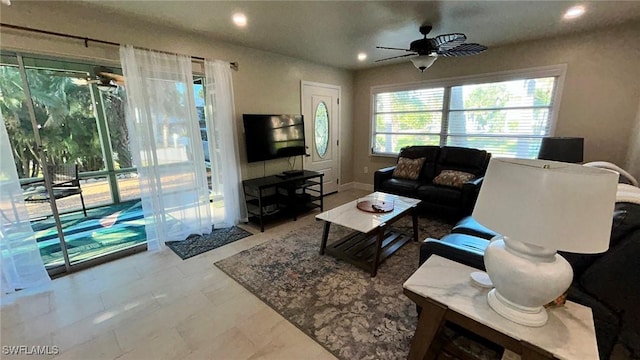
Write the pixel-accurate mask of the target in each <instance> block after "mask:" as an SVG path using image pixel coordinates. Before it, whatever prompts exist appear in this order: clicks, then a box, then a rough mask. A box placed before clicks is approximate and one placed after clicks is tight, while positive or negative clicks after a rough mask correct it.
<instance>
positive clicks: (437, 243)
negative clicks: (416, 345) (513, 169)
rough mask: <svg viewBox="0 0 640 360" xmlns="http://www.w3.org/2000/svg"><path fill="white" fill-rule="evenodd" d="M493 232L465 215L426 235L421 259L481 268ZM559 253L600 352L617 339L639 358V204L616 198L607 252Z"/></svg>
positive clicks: (603, 355)
mask: <svg viewBox="0 0 640 360" xmlns="http://www.w3.org/2000/svg"><path fill="white" fill-rule="evenodd" d="M495 235H497V234H496V233H495V232H493V231H491V230H490V229H487V228H486V227H484V226H482V225H481V224H479V223H478V222H476V221H475V220H474V219H473V218H472V217H470V216H469V217H466V218H464V219H462V220H461V221H460V222H458V223H457V224H456V225H455V226H454V228H453V229H452V232H451V233H450V234H448V235H446V236H444V237H443V238H442V239H440V240H435V239H427V240H425V242H424V243H423V244H422V245H421V248H420V264H422V263H423V262H425V261H426V260H427V259H428V258H429V256H431V255H432V254H436V255H439V256H442V257H445V258H448V259H451V260H454V261H456V262H459V263H463V264H466V265H468V266H472V267H475V268H477V269H481V270H485V268H484V260H483V254H484V249H485V248H486V247H487V245H488V244H489V239H491V238H492V237H493V236H495ZM560 254H561V255H562V256H564V257H565V258H566V259H567V261H568V262H569V263H570V264H571V267H572V268H573V272H574V279H573V283H572V284H571V287H570V288H569V291H568V295H567V298H568V299H569V300H571V301H574V302H576V303H579V304H582V305H585V306H588V307H590V308H591V310H592V312H593V318H594V323H595V327H596V337H597V340H598V351H599V353H600V358H601V359H608V358H609V357H610V355H611V352H612V350H613V347H614V345H616V343H620V344H622V345H623V346H625V347H626V349H625V350H626V351H627V352H629V353H630V357H631V358H634V359H636V358H640V204H633V203H617V204H616V211H615V213H614V217H613V227H612V231H611V240H610V244H609V250H608V251H606V252H605V253H602V254H592V255H585V254H572V253H563V252H560Z"/></svg>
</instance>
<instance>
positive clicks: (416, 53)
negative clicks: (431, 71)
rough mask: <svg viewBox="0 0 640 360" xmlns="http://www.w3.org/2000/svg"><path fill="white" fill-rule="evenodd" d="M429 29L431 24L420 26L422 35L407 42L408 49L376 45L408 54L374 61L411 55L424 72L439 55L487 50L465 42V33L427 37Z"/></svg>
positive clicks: (454, 54) (463, 54)
mask: <svg viewBox="0 0 640 360" xmlns="http://www.w3.org/2000/svg"><path fill="white" fill-rule="evenodd" d="M430 31H431V25H423V26H420V33H421V34H422V35H423V38H422V39H418V40H415V41H412V42H411V44H409V48H408V49H402V48H393V47H385V46H376V48H378V49H386V50H400V51H406V52H409V54H405V55H399V56H393V57H390V58H386V59H381V60H376V62H380V61H386V60H391V59H397V58H403V57H408V56H412V58H411V59H410V60H411V62H412V63H413V65H415V67H416V68H417V69H418V70H420V72H424V71H425V70H426V69H428V68H429V67H430V66H431V65H433V63H434V62H435V61H436V59H437V58H438V57H440V56H443V57H452V56H469V55H475V54H479V53H481V52H483V51H485V50H487V47H486V46H484V45H480V44H475V43H465V41H466V40H467V36H466V35H465V34H462V33H453V34H445V35H438V36H436V37H435V38H427V34H428V33H429V32H430Z"/></svg>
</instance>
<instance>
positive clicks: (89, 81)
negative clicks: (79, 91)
mask: <svg viewBox="0 0 640 360" xmlns="http://www.w3.org/2000/svg"><path fill="white" fill-rule="evenodd" d="M71 82H72V83H73V84H74V85H79V86H85V85H89V84H95V83H98V82H100V80H96V79H89V78H72V79H71Z"/></svg>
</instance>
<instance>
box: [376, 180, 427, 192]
mask: <svg viewBox="0 0 640 360" xmlns="http://www.w3.org/2000/svg"><path fill="white" fill-rule="evenodd" d="M418 186H420V183H419V182H417V181H415V180H407V179H394V178H391V179H389V180H386V181H383V182H382V187H381V188H380V190H382V191H384V192H389V193H392V194H407V195H409V194H411V193H413V192H415V191H416V189H417V188H418Z"/></svg>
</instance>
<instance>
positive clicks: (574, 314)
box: [403, 255, 598, 360]
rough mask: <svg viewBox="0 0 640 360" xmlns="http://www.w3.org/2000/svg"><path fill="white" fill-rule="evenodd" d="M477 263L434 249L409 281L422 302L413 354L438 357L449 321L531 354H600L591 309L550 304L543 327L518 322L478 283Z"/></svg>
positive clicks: (544, 356)
mask: <svg viewBox="0 0 640 360" xmlns="http://www.w3.org/2000/svg"><path fill="white" fill-rule="evenodd" d="M474 271H477V269H474V268H472V267H469V266H466V265H463V264H459V263H456V262H454V261H451V260H448V259H445V258H443V257H440V256H437V255H433V256H431V257H430V258H429V259H428V260H427V261H426V262H425V263H424V264H422V266H421V267H420V268H419V269H418V270H417V271H416V272H415V273H414V274H413V275H411V277H410V278H409V279H408V280H407V281H406V282H405V283H404V285H403V287H404V293H405V295H407V296H408V297H409V298H410V299H411V300H412V301H414V302H415V303H416V304H417V305H419V306H421V307H422V312H421V314H420V318H419V320H418V326H417V328H416V333H415V335H414V337H413V340H412V341H411V349H410V351H409V359H434V358H435V357H436V356H437V354H438V353H439V351H440V348H441V345H442V344H439V343H438V341H436V339H437V338H438V336H437V335H438V334H439V332H440V331H441V330H442V328H443V327H444V324H445V323H446V322H447V321H449V322H452V323H454V324H457V325H459V326H462V327H463V328H465V329H468V330H470V331H472V332H474V333H476V334H478V335H480V336H482V337H484V338H486V339H487V340H489V341H492V342H494V343H496V344H499V345H501V346H503V347H504V348H505V349H509V350H511V351H513V352H515V353H517V354H520V356H521V358H522V359H523V360H527V359H581V360H587V359H598V346H597V343H596V335H595V328H594V324H593V316H592V314H591V309H590V308H588V307H585V306H582V305H579V304H576V303H573V302H571V301H567V303H566V304H565V305H564V306H562V307H558V308H554V309H548V310H549V321H548V322H547V324H546V325H544V326H542V327H537V328H535V327H526V326H523V325H519V324H516V323H514V322H511V321H510V320H507V319H505V318H503V317H502V316H500V315H499V314H498V313H496V312H494V311H493V310H492V309H491V308H490V307H489V304H488V303H487V293H488V289H483V288H480V287H477V286H474V285H472V283H471V280H470V277H469V274H471V273H472V272H474Z"/></svg>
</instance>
